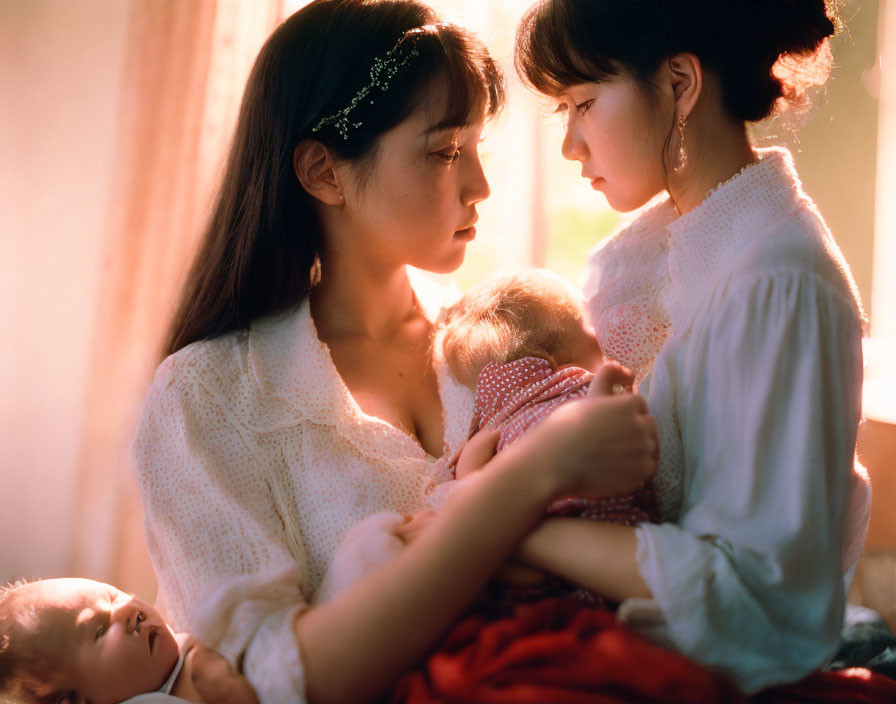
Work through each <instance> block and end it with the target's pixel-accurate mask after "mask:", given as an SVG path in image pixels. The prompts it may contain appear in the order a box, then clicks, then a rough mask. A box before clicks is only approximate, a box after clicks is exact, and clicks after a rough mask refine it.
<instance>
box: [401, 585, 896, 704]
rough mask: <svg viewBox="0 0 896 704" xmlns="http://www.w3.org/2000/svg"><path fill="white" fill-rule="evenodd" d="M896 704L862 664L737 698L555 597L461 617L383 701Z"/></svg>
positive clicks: (888, 683) (608, 619) (723, 685)
mask: <svg viewBox="0 0 896 704" xmlns="http://www.w3.org/2000/svg"><path fill="white" fill-rule="evenodd" d="M474 702H476V703H483V704H485V703H487V704H493V703H499V702H500V703H501V704H510V703H514V704H622V703H626V704H629V703H631V702H636V703H637V702H643V703H644V704H665V703H669V704H672V703H674V704H691V703H693V704H713V703H716V702H717V703H718V704H797V703H801V704H802V703H807V704H808V703H809V702H869V703H875V704H876V703H880V704H893V703H896V682H894V681H892V680H889V679H887V678H885V677H882V676H880V675H876V674H873V673H871V672H870V671H868V670H864V669H860V668H857V669H853V670H846V671H842V672H836V673H830V672H827V673H816V674H814V675H812V676H810V677H808V678H807V679H805V680H803V681H801V682H798V683H796V684H793V685H788V686H786V687H778V688H775V689H772V690H767V691H766V692H763V693H762V694H760V695H758V696H756V697H753V698H749V699H748V698H746V697H745V696H744V695H743V694H741V693H740V692H739V691H738V690H737V689H736V688H735V687H734V686H733V685H732V684H730V683H729V682H728V681H727V680H726V679H725V678H723V677H721V676H720V675H718V674H715V673H713V672H711V671H710V670H707V669H705V668H703V667H701V666H700V665H697V664H696V663H694V662H691V661H690V660H688V659H687V658H685V657H684V656H682V655H679V654H677V653H672V652H670V651H668V650H665V649H663V648H659V647H657V646H654V645H652V644H650V643H648V642H647V641H645V640H644V639H642V638H640V637H639V636H638V635H636V634H634V633H633V632H631V631H629V630H627V629H625V628H624V627H623V626H621V625H620V624H619V623H617V622H616V620H615V618H614V616H613V614H612V613H611V612H609V611H605V610H599V609H588V608H583V607H582V605H581V603H579V602H574V601H570V600H563V599H550V600H546V601H542V602H536V603H530V604H521V605H519V606H516V607H515V608H514V611H513V613H511V614H507V615H504V616H501V617H497V618H495V617H494V615H493V614H488V613H487V610H481V612H476V613H474V614H473V615H470V616H468V617H467V618H465V619H464V620H462V621H461V622H460V623H459V624H458V625H457V626H456V627H455V628H454V629H453V630H452V631H451V632H450V633H449V635H448V636H447V638H446V639H445V641H444V642H443V643H442V645H441V647H440V649H439V650H438V651H437V652H435V653H434V654H432V655H430V656H429V657H428V658H427V659H426V661H425V662H424V663H423V664H422V665H421V666H420V667H419V668H418V669H417V670H415V671H413V672H411V673H409V674H408V675H406V676H405V677H404V678H403V679H402V680H401V681H400V682H399V684H398V686H397V688H396V689H395V690H394V694H393V697H392V699H391V704H435V703H439V704H472V703H474Z"/></svg>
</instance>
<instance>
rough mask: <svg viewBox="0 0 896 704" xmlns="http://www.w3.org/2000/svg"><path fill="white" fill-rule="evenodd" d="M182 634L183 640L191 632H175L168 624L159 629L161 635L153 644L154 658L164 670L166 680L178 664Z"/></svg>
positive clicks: (160, 668)
mask: <svg viewBox="0 0 896 704" xmlns="http://www.w3.org/2000/svg"><path fill="white" fill-rule="evenodd" d="M181 636H183V639H182V640H186V639H187V638H189V634H187V633H177V634H175V632H174V631H173V630H171V626H169V625H167V624H166V625H165V627H164V628H162V629H160V630H159V635H158V637H157V638H156V641H155V643H154V644H153V648H152V658H153V660H154V661H155V662H156V664H157V665H158V667H159V670H161V671H164V673H165V680H167V679H168V677H169V675H171V672H172V671H173V670H174V666H175V665H177V660H178V658H179V657H180V642H181V639H180V637H181ZM165 680H162V683H164V682H165ZM160 686H161V685H160Z"/></svg>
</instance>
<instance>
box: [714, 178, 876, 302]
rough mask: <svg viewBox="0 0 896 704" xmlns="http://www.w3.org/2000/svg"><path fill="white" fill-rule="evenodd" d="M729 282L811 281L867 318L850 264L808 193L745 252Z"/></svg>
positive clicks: (741, 255) (754, 240)
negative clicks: (761, 280)
mask: <svg viewBox="0 0 896 704" xmlns="http://www.w3.org/2000/svg"><path fill="white" fill-rule="evenodd" d="M730 279H731V280H732V281H743V282H746V283H749V281H751V280H757V279H771V280H782V281H784V280H794V279H798V280H802V281H805V282H810V283H811V284H812V285H814V286H816V287H819V288H820V289H822V290H825V291H827V292H828V293H829V294H831V295H834V296H837V297H839V298H842V299H843V301H844V302H845V303H846V304H847V305H849V306H850V307H853V308H855V309H856V310H857V311H858V312H859V314H860V315H863V312H862V304H861V299H860V296H859V292H858V287H857V286H856V283H855V280H854V279H853V276H852V272H851V271H850V268H849V265H848V264H847V262H846V259H845V257H844V256H843V253H842V251H841V250H840V247H839V246H838V245H837V243H836V241H835V239H834V237H833V235H832V234H831V232H830V230H829V229H828V227H827V225H826V224H825V222H824V219H823V218H822V217H821V214H820V213H819V211H818V209H817V207H816V205H815V203H814V202H813V201H812V200H811V199H810V198H809V197H808V196H806V195H805V194H803V195H802V196H801V198H800V199H799V200H798V202H797V205H796V207H795V208H794V209H793V210H792V211H791V212H789V213H788V214H786V215H785V216H783V217H781V218H780V219H778V220H777V221H776V222H774V224H773V225H772V226H771V227H769V228H768V229H767V230H766V231H765V232H763V233H762V234H761V236H757V237H755V238H754V239H752V240H751V241H750V242H749V244H748V245H747V246H746V247H744V248H743V250H742V251H741V252H740V255H739V256H738V257H737V258H736V260H735V261H734V266H733V267H732V269H731V272H730Z"/></svg>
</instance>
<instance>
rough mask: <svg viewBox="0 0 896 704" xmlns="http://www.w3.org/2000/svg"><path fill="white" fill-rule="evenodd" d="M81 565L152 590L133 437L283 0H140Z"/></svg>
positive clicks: (78, 536)
mask: <svg viewBox="0 0 896 704" xmlns="http://www.w3.org/2000/svg"><path fill="white" fill-rule="evenodd" d="M129 13H130V16H129V19H128V29H127V40H126V49H125V52H126V53H125V59H124V61H125V65H124V72H123V81H124V85H123V89H122V91H121V100H122V104H121V108H120V122H119V125H118V132H117V149H116V160H117V163H116V166H115V178H114V179H113V184H114V185H113V193H112V199H111V202H112V207H111V212H110V214H109V218H108V230H107V234H106V237H107V242H106V244H105V246H104V249H105V253H104V257H103V263H102V266H101V277H102V280H101V283H100V296H99V305H98V310H97V312H96V316H95V319H96V321H97V322H96V326H95V329H94V332H93V340H92V342H91V345H90V364H89V370H88V392H87V397H86V411H85V422H84V430H83V443H82V451H81V454H80V458H79V462H78V467H77V472H78V477H77V481H76V496H75V497H74V505H75V510H74V518H73V523H72V529H71V531H70V541H71V549H70V555H71V561H70V566H69V567H70V570H69V571H70V572H71V573H72V574H83V575H89V576H94V577H101V578H106V579H108V580H109V581H111V582H113V583H115V584H117V585H119V586H121V587H122V588H125V589H128V590H130V591H136V592H140V593H141V594H147V595H151V594H152V593H153V592H154V589H155V586H154V578H153V574H152V569H151V567H150V565H149V561H148V556H147V553H146V548H145V543H144V537H143V525H142V511H141V507H140V502H139V498H138V496H137V490H136V484H135V481H134V475H133V471H132V468H131V464H130V457H129V444H130V441H131V437H132V435H133V431H134V427H135V424H136V421H137V417H138V413H139V406H140V401H141V399H142V396H143V393H144V391H145V389H146V387H147V385H148V384H149V382H150V380H151V378H152V373H153V370H154V369H155V367H156V365H157V364H158V362H159V354H160V349H161V345H162V341H163V337H164V334H165V329H166V325H167V323H168V320H169V318H170V316H171V312H172V308H173V306H174V303H175V300H176V297H177V294H178V292H179V288H180V285H181V283H182V281H183V278H184V275H185V273H186V270H187V268H188V266H189V263H190V260H191V257H192V254H193V252H194V249H195V246H196V244H197V241H198V238H199V237H200V235H201V232H202V229H203V224H204V222H205V220H206V218H207V216H208V213H209V209H210V205H211V201H212V198H213V196H214V188H215V186H216V182H217V179H218V177H219V174H220V169H221V166H222V164H223V161H224V157H225V153H226V149H227V147H228V142H229V139H230V135H231V132H232V129H233V124H234V121H235V118H236V113H237V110H238V107H239V100H240V97H241V93H242V89H243V86H244V84H245V79H246V76H247V75H248V71H249V69H250V67H251V64H252V61H253V59H254V57H255V55H256V54H257V52H258V49H259V48H260V46H261V44H262V42H263V41H264V39H265V38H266V37H267V35H268V34H269V33H270V32H271V30H272V29H273V27H274V26H275V24H276V23H277V21H278V20H279V19H280V17H281V5H280V0H218V1H217V2H216V1H215V0H197V1H195V2H193V1H191V2H175V1H174V0H168V1H164V0H131V2H130V8H129Z"/></svg>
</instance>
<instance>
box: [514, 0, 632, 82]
mask: <svg viewBox="0 0 896 704" xmlns="http://www.w3.org/2000/svg"><path fill="white" fill-rule="evenodd" d="M583 27H585V29H583ZM587 31H589V29H587V25H584V24H583V22H582V20H581V18H578V17H576V15H575V13H574V11H573V9H572V8H571V7H570V6H569V5H567V4H565V3H559V2H558V3H547V2H545V1H544V0H542V2H539V3H537V4H536V5H533V6H532V7H531V8H529V10H528V11H527V12H526V14H525V15H523V19H522V20H521V21H520V25H519V28H518V30H517V37H516V48H515V51H514V57H513V62H514V66H515V67H516V71H517V73H518V74H519V75H520V77H521V78H522V79H523V81H525V82H526V83H527V84H528V85H529V86H530V87H531V88H532V89H534V90H535V91H537V92H539V93H542V94H544V95H557V94H559V93H562V92H563V90H564V89H565V88H567V87H568V86H572V85H576V84H579V83H599V82H600V81H603V80H606V79H607V78H610V77H612V76H617V75H619V74H620V73H621V72H622V68H621V67H620V66H619V65H618V64H617V63H616V62H614V61H613V60H612V59H610V58H609V57H603V56H601V55H599V54H598V55H595V53H594V52H589V55H588V58H587V59H586V58H585V57H584V56H583V55H582V53H580V52H577V51H576V49H575V47H576V46H582V47H587V46H588V45H589V44H590V43H591V42H589V41H588V38H587V37H586V36H585V33H586V32H587ZM590 31H594V30H593V28H590Z"/></svg>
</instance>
